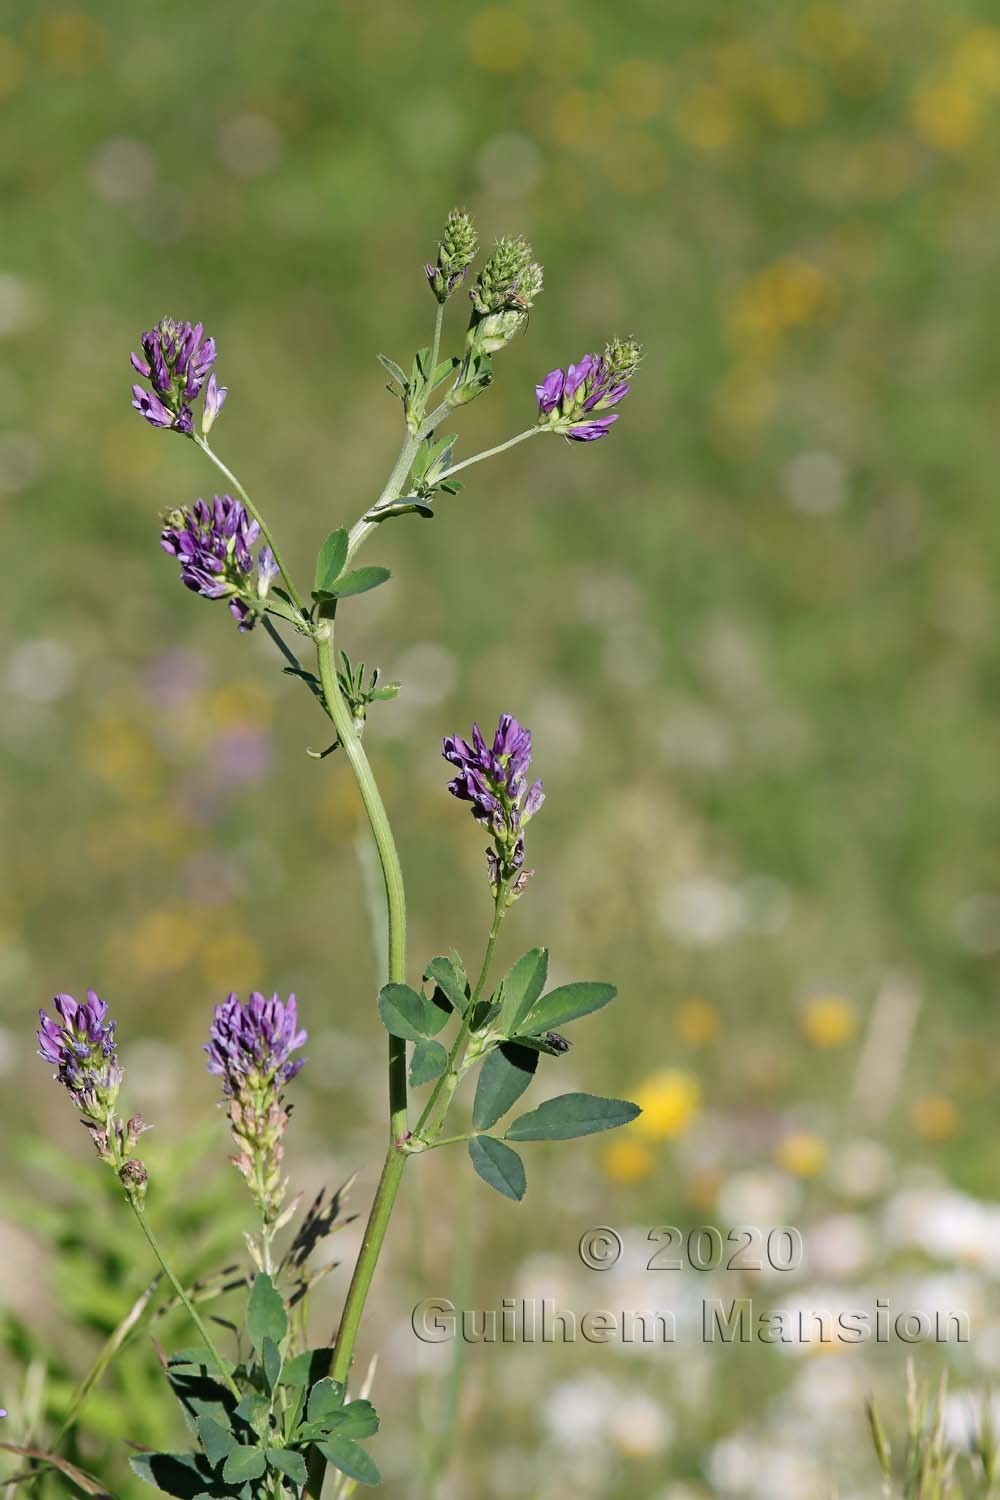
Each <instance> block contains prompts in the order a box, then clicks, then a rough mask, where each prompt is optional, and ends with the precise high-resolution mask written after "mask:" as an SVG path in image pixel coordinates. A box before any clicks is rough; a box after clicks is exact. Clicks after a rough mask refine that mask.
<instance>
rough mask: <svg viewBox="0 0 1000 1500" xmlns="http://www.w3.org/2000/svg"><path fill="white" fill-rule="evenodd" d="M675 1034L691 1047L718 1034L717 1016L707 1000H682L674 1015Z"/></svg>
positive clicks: (702, 1043) (697, 1045)
mask: <svg viewBox="0 0 1000 1500" xmlns="http://www.w3.org/2000/svg"><path fill="white" fill-rule="evenodd" d="M674 1026H675V1027H676V1029H677V1034H678V1036H680V1037H681V1038H682V1039H683V1040H684V1041H685V1042H687V1043H688V1045H689V1046H691V1047H703V1046H704V1045H705V1043H706V1042H711V1041H714V1040H715V1038H716V1037H717V1036H718V1034H719V1017H718V1015H717V1014H716V1012H715V1010H714V1009H713V1008H712V1006H711V1005H709V1003H708V1001H707V1000H701V999H699V998H698V997H697V996H695V997H693V998H692V999H690V1000H683V1001H682V1002H681V1004H680V1005H679V1006H678V1007H677V1014H676V1015H675V1016H674Z"/></svg>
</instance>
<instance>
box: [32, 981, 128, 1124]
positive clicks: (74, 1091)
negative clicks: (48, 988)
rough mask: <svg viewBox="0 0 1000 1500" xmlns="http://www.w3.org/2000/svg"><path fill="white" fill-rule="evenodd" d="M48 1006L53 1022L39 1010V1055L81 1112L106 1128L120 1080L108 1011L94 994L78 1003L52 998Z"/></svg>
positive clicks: (58, 997) (113, 1028) (61, 997)
mask: <svg viewBox="0 0 1000 1500" xmlns="http://www.w3.org/2000/svg"><path fill="white" fill-rule="evenodd" d="M52 1003H53V1005H54V1007H55V1010H56V1016H57V1017H58V1019H53V1017H51V1016H49V1015H47V1014H46V1012H45V1011H44V1010H40V1011H39V1012H38V1019H39V1027H38V1031H37V1032H36V1036H37V1038H38V1055H39V1057H41V1058H43V1059H44V1061H45V1062H47V1063H50V1064H51V1065H52V1066H53V1067H54V1068H55V1069H56V1073H55V1077H56V1079H57V1080H58V1082H59V1083H61V1084H62V1085H63V1087H64V1088H65V1089H66V1090H67V1091H68V1093H69V1095H70V1097H71V1098H72V1100H73V1102H74V1104H75V1105H76V1106H77V1108H78V1109H79V1110H80V1111H81V1113H82V1114H84V1115H85V1116H86V1118H87V1119H88V1120H89V1121H93V1122H95V1123H96V1124H99V1125H101V1126H106V1125H107V1123H108V1121H109V1119H110V1117H111V1116H112V1114H113V1112H114V1106H115V1100H116V1099H117V1097H118V1090H119V1088H120V1087H121V1081H122V1070H121V1068H120V1066H119V1064H118V1052H117V1047H116V1045H115V1023H114V1021H109V1020H108V1007H107V1006H106V1005H105V1003H104V1001H103V1000H102V999H101V998H100V996H99V995H97V994H96V993H95V992H94V991H93V990H88V991H87V998H86V1000H85V1001H83V1002H82V1003H81V1002H79V1001H77V1000H74V999H73V996H72V995H56V997H55V999H54V1000H53V1002H52Z"/></svg>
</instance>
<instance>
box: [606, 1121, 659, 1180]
mask: <svg viewBox="0 0 1000 1500" xmlns="http://www.w3.org/2000/svg"><path fill="white" fill-rule="evenodd" d="M640 1118H641V1116H640ZM601 1160H602V1162H603V1165H604V1171H605V1174H606V1175H607V1176H608V1177H609V1178H610V1179H611V1181H612V1182H620V1183H632V1182H642V1181H644V1180H645V1178H647V1177H648V1176H649V1174H650V1173H651V1172H652V1170H653V1153H652V1152H651V1151H650V1149H649V1147H648V1146H644V1145H643V1144H642V1142H641V1141H636V1140H633V1139H632V1138H631V1135H623V1136H621V1137H620V1138H619V1139H618V1140H616V1141H612V1142H611V1144H610V1145H609V1146H605V1148H604V1151H603V1153H602V1157H601Z"/></svg>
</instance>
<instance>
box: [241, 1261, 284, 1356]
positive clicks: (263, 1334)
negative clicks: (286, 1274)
mask: <svg viewBox="0 0 1000 1500" xmlns="http://www.w3.org/2000/svg"><path fill="white" fill-rule="evenodd" d="M247 1332H248V1333H249V1334H250V1342H251V1343H252V1344H253V1346H254V1348H255V1349H256V1350H257V1353H258V1354H259V1353H260V1351H261V1349H262V1348H263V1347H264V1340H265V1339H272V1340H273V1341H274V1343H276V1344H280V1343H281V1340H282V1339H283V1338H284V1337H285V1334H286V1333H287V1332H288V1314H287V1312H286V1311H285V1304H284V1301H283V1300H282V1297H281V1293H280V1292H279V1291H277V1290H276V1289H275V1286H274V1283H273V1281H272V1280H271V1278H270V1276H268V1275H267V1273H266V1272H264V1271H262V1272H261V1273H260V1275H259V1276H255V1277H254V1283H253V1289H252V1291H251V1293H250V1300H249V1302H248V1303H247Z"/></svg>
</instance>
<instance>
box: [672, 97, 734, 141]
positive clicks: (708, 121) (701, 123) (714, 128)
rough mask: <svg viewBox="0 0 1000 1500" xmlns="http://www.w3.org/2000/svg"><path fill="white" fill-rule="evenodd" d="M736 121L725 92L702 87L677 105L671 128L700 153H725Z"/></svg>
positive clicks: (732, 138) (732, 136)
mask: <svg viewBox="0 0 1000 1500" xmlns="http://www.w3.org/2000/svg"><path fill="white" fill-rule="evenodd" d="M739 125H740V122H739V117H738V115H737V113H736V111H735V109H734V108H733V105H732V103H731V101H730V99H729V96H728V94H727V93H726V91H725V89H721V88H719V87H718V86H717V85H715V84H702V85H701V86H700V87H698V88H696V89H694V90H693V91H692V92H691V93H690V94H688V96H687V98H686V99H684V100H682V101H681V103H680V104H679V105H678V107H677V110H676V113H675V115H674V126H675V128H676V130H677V131H678V133H679V134H680V135H681V136H683V138H684V140H686V141H687V142H689V144H690V145H692V146H697V148H698V150H699V151H724V150H725V149H726V147H727V146H729V145H731V144H732V142H733V141H734V139H735V138H736V135H737V133H738V131H739Z"/></svg>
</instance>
